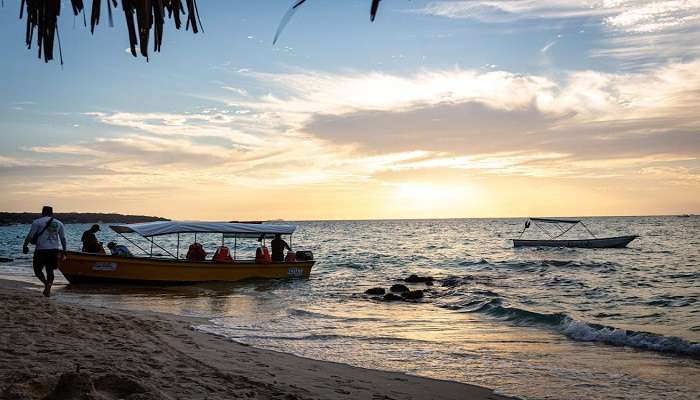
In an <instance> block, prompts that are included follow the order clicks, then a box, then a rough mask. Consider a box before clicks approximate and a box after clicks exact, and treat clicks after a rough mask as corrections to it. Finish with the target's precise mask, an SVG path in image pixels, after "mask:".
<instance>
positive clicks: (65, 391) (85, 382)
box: [46, 372, 95, 400]
mask: <svg viewBox="0 0 700 400" xmlns="http://www.w3.org/2000/svg"><path fill="white" fill-rule="evenodd" d="M94 392H95V387H94V386H93V384H92V380H91V379H90V376H89V375H88V374H81V373H77V372H66V373H64V374H62V375H61V377H60V378H59V379H58V384H56V387H54V389H53V391H52V392H51V393H50V394H49V395H48V396H46V400H64V399H65V400H71V399H76V400H91V399H93V398H94Z"/></svg>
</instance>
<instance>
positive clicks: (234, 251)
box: [233, 235, 238, 261]
mask: <svg viewBox="0 0 700 400" xmlns="http://www.w3.org/2000/svg"><path fill="white" fill-rule="evenodd" d="M236 247H238V235H235V236H234V237H233V261H236Z"/></svg>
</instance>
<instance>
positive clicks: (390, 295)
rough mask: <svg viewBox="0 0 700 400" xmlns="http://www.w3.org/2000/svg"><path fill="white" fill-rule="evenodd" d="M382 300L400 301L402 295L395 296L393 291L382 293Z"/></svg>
mask: <svg viewBox="0 0 700 400" xmlns="http://www.w3.org/2000/svg"><path fill="white" fill-rule="evenodd" d="M384 300H385V301H401V300H403V297H401V296H397V295H395V294H393V293H387V294H385V295H384Z"/></svg>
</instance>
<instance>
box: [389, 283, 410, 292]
mask: <svg viewBox="0 0 700 400" xmlns="http://www.w3.org/2000/svg"><path fill="white" fill-rule="evenodd" d="M389 290H390V291H392V292H398V293H406V292H410V289H409V288H408V287H406V285H401V284H396V285H392V286H391V287H390V288H389Z"/></svg>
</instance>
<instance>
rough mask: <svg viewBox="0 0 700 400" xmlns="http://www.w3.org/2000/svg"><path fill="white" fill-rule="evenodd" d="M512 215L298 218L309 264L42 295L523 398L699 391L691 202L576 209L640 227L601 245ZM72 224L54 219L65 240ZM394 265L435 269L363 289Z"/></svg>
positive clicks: (73, 240) (16, 269)
mask: <svg viewBox="0 0 700 400" xmlns="http://www.w3.org/2000/svg"><path fill="white" fill-rule="evenodd" d="M522 222H523V221H522V220H515V219H463V220H410V221H339V222H301V223H299V229H298V231H297V232H298V233H297V234H295V235H294V242H293V244H294V245H295V247H296V248H298V249H301V248H304V249H309V250H312V251H313V252H314V254H315V255H316V258H317V260H318V263H317V265H316V266H315V267H314V270H313V272H312V275H311V278H309V279H302V280H275V281H249V282H242V283H216V284H206V285H198V286H185V287H136V288H133V287H111V286H79V287H76V286H58V287H57V290H56V297H59V298H61V299H62V300H66V301H75V302H80V303H89V304H97V305H102V306H107V307H113V308H123V309H139V310H143V309H146V310H154V311H161V312H168V313H174V314H179V315H188V316H199V317H205V318H208V319H209V320H210V322H209V323H208V324H204V325H202V326H199V327H197V328H198V329H201V330H203V331H207V332H213V333H216V334H220V335H224V336H226V337H228V338H231V339H232V340H236V341H239V342H243V343H248V344H252V345H255V346H259V347H264V348H270V349H274V350H280V351H285V352H292V353H295V354H299V355H302V356H306V357H311V358H317V359H322V360H330V361H339V362H344V363H349V364H353V365H358V366H363V367H369V368H381V369H387V370H396V371H403V372H408V373H411V374H416V375H422V376H429V377H435V378H441V379H449V380H457V381H462V382H467V383H474V384H480V385H485V386H488V387H492V388H495V389H497V391H498V392H500V393H505V394H510V395H516V396H520V397H522V398H527V399H611V398H620V399H659V398H668V399H698V398H700V382H699V381H698V379H697V377H698V376H700V302H699V301H698V299H699V298H700V218H697V217H691V218H679V217H624V218H612V217H606V218H587V219H585V222H586V224H587V225H588V226H589V227H590V228H591V229H592V230H593V231H594V232H595V233H597V234H598V235H599V236H604V235H622V234H639V235H641V236H642V237H641V239H638V240H636V241H634V242H632V243H631V245H630V246H629V248H626V249H601V250H591V249H558V248H554V249H537V248H525V249H514V248H513V247H512V243H511V242H510V241H509V239H510V238H512V237H517V236H518V235H519V233H520V230H521V229H522ZM86 228H87V226H83V225H70V226H68V227H67V229H68V232H69V236H70V238H69V240H70V245H71V247H72V248H74V249H75V248H78V247H79V238H80V234H81V233H82V231H83V230H84V229H86ZM27 230H28V227H27V226H12V227H2V228H0V256H6V257H12V258H15V261H13V262H11V263H6V264H0V274H2V275H3V276H4V277H10V278H13V279H19V280H26V281H33V279H32V278H31V273H32V272H31V268H30V267H29V263H30V259H29V258H28V257H26V256H22V255H21V254H20V252H19V250H20V245H21V240H22V239H21V238H18V236H21V237H23V235H24V234H26V231H27ZM107 230H108V228H107V227H104V228H103V231H102V232H101V233H100V236H101V239H102V240H105V241H107V240H111V239H113V238H114V237H113V235H112V234H111V233H109V232H106V231H107ZM578 233H583V231H582V230H581V231H579V232H578ZM574 236H576V232H574ZM182 239H183V243H185V242H187V238H186V237H184V236H183V238H182ZM203 239H204V240H203V241H204V242H205V244H207V245H208V246H209V249H213V248H214V247H215V246H216V245H217V243H218V242H219V241H220V239H219V238H217V237H205V238H203ZM200 240H202V239H200ZM161 243H162V245H163V246H164V247H166V248H167V249H173V248H174V242H172V241H171V242H167V241H166V240H165V239H163V241H162V242H161ZM239 251H241V252H242V253H243V254H246V253H250V255H251V256H252V255H253V253H254V244H253V243H249V244H247V246H246V245H244V246H243V247H241V248H239ZM409 274H419V275H431V276H434V277H435V278H436V279H438V281H436V284H435V285H434V286H433V287H431V288H428V287H426V286H425V285H423V284H416V285H410V286H412V287H413V288H415V289H430V291H428V292H426V297H425V298H424V299H423V300H421V301H419V302H416V303H404V302H400V303H395V302H392V303H389V302H382V301H377V300H373V299H371V298H369V297H368V296H365V295H363V292H364V291H365V290H366V289H368V288H370V287H375V286H382V287H385V288H388V287H389V286H390V285H392V284H394V283H397V282H398V280H399V279H401V278H404V277H406V276H408V275H409ZM62 282H64V283H65V281H62Z"/></svg>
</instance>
